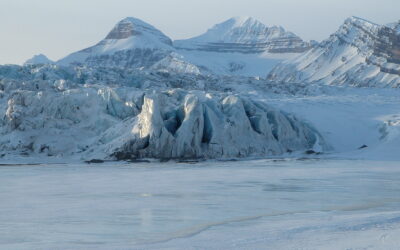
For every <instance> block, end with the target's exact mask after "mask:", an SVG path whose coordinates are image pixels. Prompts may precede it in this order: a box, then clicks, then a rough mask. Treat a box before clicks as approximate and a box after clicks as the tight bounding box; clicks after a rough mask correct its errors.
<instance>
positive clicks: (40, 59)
mask: <svg viewBox="0 0 400 250" xmlns="http://www.w3.org/2000/svg"><path fill="white" fill-rule="evenodd" d="M52 63H54V62H53V61H52V60H50V59H49V58H47V56H45V55H43V54H39V55H35V56H34V57H32V58H31V59H29V60H27V61H26V62H25V63H24V65H35V64H52Z"/></svg>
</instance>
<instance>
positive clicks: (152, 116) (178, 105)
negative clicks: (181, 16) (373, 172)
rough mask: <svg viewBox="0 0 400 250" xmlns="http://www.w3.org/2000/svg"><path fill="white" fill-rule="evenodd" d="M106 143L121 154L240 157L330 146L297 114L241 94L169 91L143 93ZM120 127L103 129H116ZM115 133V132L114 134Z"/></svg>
mask: <svg viewBox="0 0 400 250" xmlns="http://www.w3.org/2000/svg"><path fill="white" fill-rule="evenodd" d="M124 123H125V124H126V126H124V127H125V129H126V130H127V131H126V132H125V133H123V135H122V137H120V138H118V139H117V140H116V141H115V142H111V143H110V144H109V145H108V146H110V145H112V146H111V147H108V150H106V151H107V152H108V154H109V155H112V156H114V157H116V158H117V159H132V158H133V159H136V158H161V159H182V158H183V159H185V158H189V159H193V158H241V157H249V156H272V155H280V154H283V153H286V152H293V151H305V150H309V149H315V148H316V147H318V148H326V145H325V144H324V143H323V139H322V138H321V137H320V135H319V134H318V132H317V131H316V130H314V129H313V128H312V127H311V126H309V125H307V124H306V123H304V122H302V121H300V120H298V119H297V118H296V117H295V116H293V115H290V114H285V113H283V112H281V111H279V110H276V109H274V108H272V107H269V106H268V105H266V104H264V103H262V102H257V101H252V100H251V99H249V98H245V97H241V96H237V95H223V94H222V95H221V94H210V93H205V92H187V91H183V90H171V91H167V92H160V93H152V94H148V95H145V96H144V97H143V105H142V109H141V112H140V114H139V115H138V116H137V117H135V118H134V119H129V120H126V121H125V122H124ZM115 130H118V131H119V130H120V126H117V127H116V128H111V129H110V130H108V131H107V132H106V133H105V134H106V136H108V135H109V134H110V133H111V134H117V132H116V131H115ZM111 138H114V136H111Z"/></svg>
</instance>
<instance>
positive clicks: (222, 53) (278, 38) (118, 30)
mask: <svg viewBox="0 0 400 250" xmlns="http://www.w3.org/2000/svg"><path fill="white" fill-rule="evenodd" d="M215 27H216V28H214V29H211V30H210V31H209V32H207V33H206V34H204V35H202V36H200V37H199V38H194V39H189V40H183V41H176V42H174V44H173V43H172V41H171V39H170V38H169V37H167V36H166V35H165V34H163V33H162V32H161V31H159V30H158V29H156V28H155V27H154V26H152V25H150V24H148V23H145V22H143V21H141V20H139V19H136V18H131V17H130V18H125V19H124V20H122V21H120V22H119V23H118V24H117V25H116V26H115V27H114V29H113V30H112V31H111V32H109V34H108V35H107V36H106V38H105V39H104V40H102V41H100V42H99V43H98V44H96V45H95V46H92V47H90V48H87V49H84V50H81V51H78V52H75V53H73V54H71V55H69V56H67V57H65V58H63V59H61V60H60V61H58V62H57V63H58V64H59V65H64V66H66V65H86V66H90V67H98V66H101V67H110V68H114V67H117V68H130V69H139V68H141V69H145V70H161V71H169V72H170V71H172V72H178V73H191V74H200V73H203V74H221V75H238V76H262V77H265V76H266V75H267V74H268V73H269V71H270V70H271V69H272V68H273V67H274V66H276V65H277V64H278V63H280V62H282V61H283V60H287V59H289V58H293V57H294V56H295V55H297V54H298V53H299V52H303V51H305V50H307V49H309V47H310V44H309V43H305V42H303V41H302V40H301V39H300V38H299V37H297V36H296V35H294V34H293V33H291V32H287V31H285V30H284V29H283V28H281V27H277V26H274V27H267V26H265V25H264V24H262V23H260V22H259V21H257V20H255V19H253V18H232V19H230V20H229V21H227V22H225V23H223V24H220V25H216V26H215ZM215 29H216V30H215ZM192 40H194V41H197V40H201V41H202V42H203V43H204V44H206V43H207V44H214V43H215V41H219V42H220V43H219V44H218V45H217V47H218V49H215V50H214V49H211V50H209V51H205V50H203V49H199V50H196V49H189V50H188V49H183V48H182V47H181V46H179V44H193V42H192ZM215 44H216V43H215ZM207 46H208V45H207Z"/></svg>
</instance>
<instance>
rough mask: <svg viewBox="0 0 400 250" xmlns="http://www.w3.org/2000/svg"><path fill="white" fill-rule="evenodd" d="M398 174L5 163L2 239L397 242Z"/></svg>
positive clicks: (250, 244)
mask: <svg viewBox="0 0 400 250" xmlns="http://www.w3.org/2000/svg"><path fill="white" fill-rule="evenodd" d="M399 180H400V169H399V166H398V164H397V163H396V162H380V161H324V160H322V161H318V160H317V161H315V160H311V161H291V160H286V161H266V160H262V161H246V162H225V163H223V162H212V163H206V162H204V163H200V164H197V165H190V164H178V165H177V164H176V163H164V164H162V165H157V164H133V165H132V164H124V165H120V164H118V165H103V166H90V167H88V166H82V165H42V166H19V167H16V166H2V167H0V183H1V188H0V200H1V201H2V202H0V248H2V249H271V250H272V249H335V250H345V249H381V250H396V249H398V247H399V246H400V239H399V237H398V236H399V233H400V213H399V207H400V200H399V195H398V194H399V192H400V182H399Z"/></svg>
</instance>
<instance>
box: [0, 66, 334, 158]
mask: <svg viewBox="0 0 400 250" xmlns="http://www.w3.org/2000/svg"><path fill="white" fill-rule="evenodd" d="M118 72H119V71H118V70H116V71H113V70H110V69H108V70H106V71H104V69H96V68H75V69H69V68H62V67H58V66H41V67H17V66H15V67H11V66H9V67H0V117H1V119H0V158H1V157H4V156H6V155H8V154H12V155H15V154H20V155H29V156H34V155H42V156H57V157H78V158H80V159H85V160H86V159H118V160H123V159H140V158H157V159H189V158H190V159H193V158H196V159H197V158H207V159H208V158H240V157H253V156H254V157H265V156H273V155H281V154H284V153H286V152H295V151H299V152H304V151H307V150H314V151H316V152H321V151H325V150H327V149H329V148H328V146H327V145H326V143H325V142H324V140H323V138H321V136H320V135H319V133H318V132H317V131H316V130H315V129H314V128H313V127H312V126H311V125H309V124H307V123H306V122H304V121H301V120H299V119H298V118H297V117H296V116H294V115H292V114H287V113H284V112H282V111H279V110H277V109H275V108H273V107H271V106H269V105H267V104H266V103H265V102H263V101H257V100H255V99H253V98H252V97H250V95H247V94H245V93H243V94H235V92H230V91H226V89H229V88H230V87H234V86H236V85H237V84H238V83H237V82H236V83H235V82H233V83H232V82H231V85H229V84H228V83H226V82H230V81H231V80H232V79H231V78H227V79H225V78H221V79H219V78H215V79H214V78H207V77H202V76H199V75H181V74H176V75H171V74H166V73H165V74H164V75H163V73H161V75H160V74H158V73H156V72H148V73H145V72H143V73H141V74H139V73H138V72H136V73H135V72H131V73H129V74H128V73H127V72H125V74H122V75H121V74H119V73H118ZM117 76H118V77H117ZM239 80H240V82H242V81H243V84H244V83H246V84H249V86H250V85H251V86H253V83H254V81H250V79H248V81H245V80H244V79H241V78H240V79H239ZM239 80H237V81H239ZM261 83H262V81H260V83H258V84H260V85H261ZM238 86H239V87H240V86H241V85H238ZM246 86H247V85H246ZM253 87H256V85H254V86H253ZM183 88H185V89H183ZM225 92H226V93H225Z"/></svg>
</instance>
